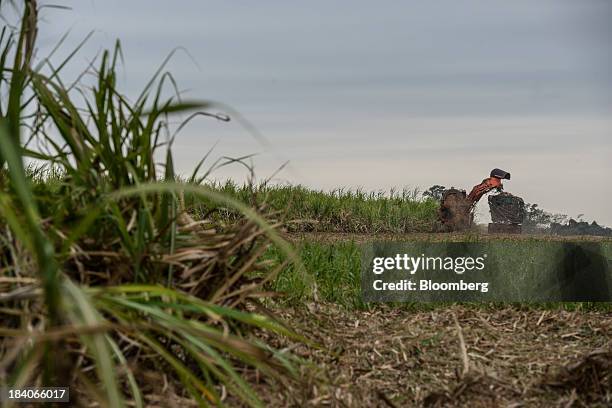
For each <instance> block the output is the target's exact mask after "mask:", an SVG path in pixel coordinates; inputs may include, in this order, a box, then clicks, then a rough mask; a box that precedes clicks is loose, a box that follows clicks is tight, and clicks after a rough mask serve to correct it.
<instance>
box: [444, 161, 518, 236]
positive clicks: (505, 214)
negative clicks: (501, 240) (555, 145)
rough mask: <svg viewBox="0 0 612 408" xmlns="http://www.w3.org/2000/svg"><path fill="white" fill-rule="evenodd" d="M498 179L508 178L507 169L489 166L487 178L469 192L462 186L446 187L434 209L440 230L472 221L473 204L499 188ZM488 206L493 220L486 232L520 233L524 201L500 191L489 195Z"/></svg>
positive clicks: (466, 225)
mask: <svg viewBox="0 0 612 408" xmlns="http://www.w3.org/2000/svg"><path fill="white" fill-rule="evenodd" d="M502 180H510V173H508V172H507V171H504V170H500V169H493V170H491V174H490V176H489V177H488V178H486V179H484V180H483V181H482V183H480V184H478V185H476V186H474V187H473V188H472V191H470V193H469V194H466V192H465V190H459V189H456V188H450V189H448V190H445V191H444V193H443V194H442V199H441V201H440V209H439V212H438V216H439V220H440V224H441V225H442V229H443V230H444V231H449V232H450V231H463V230H466V229H469V228H470V227H471V226H472V225H473V223H474V208H475V207H476V204H477V203H478V201H479V200H480V199H481V198H482V196H484V195H485V194H487V193H489V192H491V191H499V192H501V191H502V190H503V187H504V186H503V184H502ZM489 207H490V209H491V217H492V220H493V222H492V223H491V224H489V232H492V233H494V232H506V233H520V232H521V225H520V224H521V223H522V217H523V215H524V203H523V200H522V199H520V198H519V197H515V196H513V195H512V194H507V193H502V194H499V195H496V196H490V197H489Z"/></svg>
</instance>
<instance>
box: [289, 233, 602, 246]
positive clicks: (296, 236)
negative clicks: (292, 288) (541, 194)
mask: <svg viewBox="0 0 612 408" xmlns="http://www.w3.org/2000/svg"><path fill="white" fill-rule="evenodd" d="M374 237H375V240H377V241H386V240H390V241H429V242H463V241H471V240H474V241H487V240H546V241H581V242H584V241H588V242H611V241H612V238H611V237H598V236H591V235H544V234H539V235H537V234H535V235H534V234H487V233H483V232H472V233H465V232H449V233H427V232H423V233H413V234H394V233H388V234H387V233H383V234H376V235H374ZM284 238H285V239H287V240H288V241H291V242H299V241H317V242H327V243H334V242H338V241H354V242H355V243H357V244H361V243H364V242H371V241H372V240H373V235H372V234H353V233H337V232H299V233H298V232H296V233H289V234H285V235H284Z"/></svg>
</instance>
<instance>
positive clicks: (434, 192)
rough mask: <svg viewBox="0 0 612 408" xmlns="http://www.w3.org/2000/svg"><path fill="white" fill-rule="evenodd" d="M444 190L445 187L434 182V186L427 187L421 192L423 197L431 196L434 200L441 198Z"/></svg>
mask: <svg viewBox="0 0 612 408" xmlns="http://www.w3.org/2000/svg"><path fill="white" fill-rule="evenodd" d="M444 190H446V187H444V186H441V185H439V184H436V185H434V186H431V187H429V188H428V189H427V190H426V191H424V192H423V197H429V198H433V199H434V200H436V201H441V200H442V194H444Z"/></svg>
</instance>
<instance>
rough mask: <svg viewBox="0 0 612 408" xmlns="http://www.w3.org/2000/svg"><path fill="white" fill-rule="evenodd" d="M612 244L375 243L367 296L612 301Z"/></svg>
mask: <svg viewBox="0 0 612 408" xmlns="http://www.w3.org/2000/svg"><path fill="white" fill-rule="evenodd" d="M611 255H612V243H611V242H609V241H608V242H573V243H572V242H554V241H536V240H521V241H490V242H451V243H439V242H438V243H429V242H375V243H369V244H366V245H364V246H363V253H362V271H361V288H362V296H363V299H364V301H366V302H404V301H406V302H435V301H444V302H446V301H451V302H454V301H512V302H524V301H532V302H549V301H590V302H597V301H603V302H609V301H611V300H612V276H611V270H610V259H611Z"/></svg>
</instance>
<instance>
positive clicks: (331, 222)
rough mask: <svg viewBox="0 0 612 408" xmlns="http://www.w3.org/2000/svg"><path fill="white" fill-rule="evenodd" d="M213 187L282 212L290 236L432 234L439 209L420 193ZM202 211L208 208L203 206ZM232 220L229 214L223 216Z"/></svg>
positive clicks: (192, 204)
mask: <svg viewBox="0 0 612 408" xmlns="http://www.w3.org/2000/svg"><path fill="white" fill-rule="evenodd" d="M211 187H212V188H213V189H215V190H217V191H220V192H222V193H224V194H227V195H229V196H232V197H235V198H236V199H238V200H240V201H243V202H251V201H252V200H253V195H254V194H255V195H257V196H258V197H259V199H261V200H262V201H263V202H264V203H265V204H266V206H267V207H268V208H270V209H272V210H275V211H279V212H282V213H283V216H284V217H285V219H286V221H287V227H288V229H289V230H290V231H316V232H347V233H369V234H375V233H380V232H392V233H407V232H429V231H432V230H433V228H434V225H435V222H436V212H437V207H438V204H437V203H436V202H435V201H433V200H429V199H426V200H420V199H418V191H416V190H407V189H405V190H403V191H401V192H398V191H396V190H391V191H390V192H389V193H388V194H386V193H384V192H366V191H363V190H360V189H357V190H345V189H336V190H333V191H330V192H325V191H320V190H312V189H309V188H307V187H303V186H299V185H297V186H277V185H268V184H262V185H259V186H250V185H243V186H239V185H236V184H235V183H234V182H231V181H228V182H226V183H216V184H212V185H211ZM187 202H188V203H189V207H192V208H194V211H195V217H196V218H199V217H202V216H203V214H204V210H202V209H199V206H200V203H198V202H197V200H189V199H187ZM202 205H203V208H204V209H206V208H207V207H208V204H207V203H203V204H202ZM220 215H222V216H226V217H230V218H231V213H230V214H220Z"/></svg>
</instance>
